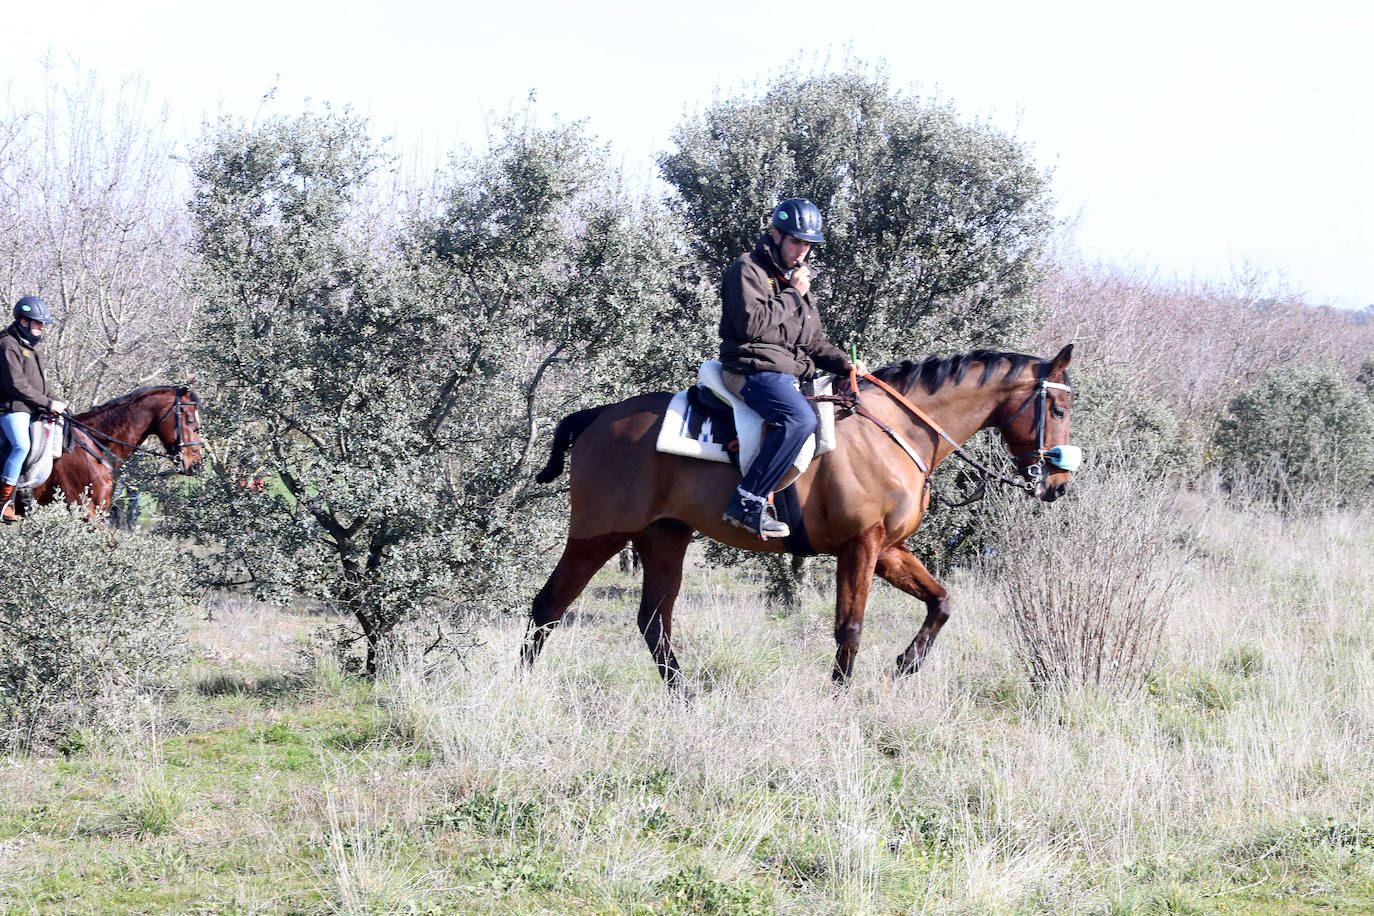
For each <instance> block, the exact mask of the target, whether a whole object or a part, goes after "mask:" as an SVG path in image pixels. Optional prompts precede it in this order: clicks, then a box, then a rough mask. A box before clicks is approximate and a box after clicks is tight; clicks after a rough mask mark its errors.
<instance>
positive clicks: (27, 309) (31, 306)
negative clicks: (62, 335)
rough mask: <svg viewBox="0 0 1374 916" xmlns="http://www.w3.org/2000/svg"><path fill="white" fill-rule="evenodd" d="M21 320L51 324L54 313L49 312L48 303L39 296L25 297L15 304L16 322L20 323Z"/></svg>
mask: <svg viewBox="0 0 1374 916" xmlns="http://www.w3.org/2000/svg"><path fill="white" fill-rule="evenodd" d="M20 318H31V319H33V320H34V321H41V322H43V323H44V324H50V323H51V322H52V312H51V311H49V310H48V303H46V302H44V301H43V300H42V299H39V298H38V297H37V296H25V297H24V298H23V299H20V300H19V301H18V302H16V303H15V304H14V320H15V321H18V320H19V319H20Z"/></svg>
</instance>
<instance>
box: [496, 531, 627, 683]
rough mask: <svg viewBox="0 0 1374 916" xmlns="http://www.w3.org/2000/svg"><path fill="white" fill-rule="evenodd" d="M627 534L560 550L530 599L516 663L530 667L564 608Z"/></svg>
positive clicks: (570, 544) (570, 542) (582, 541)
mask: <svg viewBox="0 0 1374 916" xmlns="http://www.w3.org/2000/svg"><path fill="white" fill-rule="evenodd" d="M629 539H630V535H629V534H621V533H618V532H612V533H611V534H602V535H598V536H596V537H590V538H568V543H567V544H566V545H564V547H563V556H561V557H559V558H558V565H557V566H555V567H554V569H553V574H552V575H550V576H549V581H547V582H545V583H544V587H543V588H541V589H540V590H539V594H537V595H535V596H534V606H533V607H532V608H530V622H529V624H528V625H526V627H525V643H524V645H523V646H521V648H520V660H521V661H522V662H523V663H524V666H525V667H526V668H528V667H530V666H531V665H533V664H534V660H535V659H536V658H538V657H539V650H540V649H542V648H544V640H545V639H547V638H548V635H549V631H550V630H552V629H553V628H554V627H556V626H558V621H560V620H562V619H563V614H564V613H565V612H566V611H567V610H568V605H570V604H572V603H573V601H575V600H576V599H577V596H578V595H580V594H582V589H584V588H586V587H587V583H588V582H590V581H591V580H592V576H594V575H596V571H597V570H598V569H600V568H601V567H602V566H604V565H605V564H606V561H607V560H609V559H610V558H611V557H613V556H615V554H616V552H617V551H619V550H620V548H622V547H624V546H625V542H626V541H628V540H629Z"/></svg>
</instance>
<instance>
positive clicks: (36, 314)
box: [0, 296, 67, 523]
mask: <svg viewBox="0 0 1374 916" xmlns="http://www.w3.org/2000/svg"><path fill="white" fill-rule="evenodd" d="M50 323H52V313H51V312H49V311H48V304H47V303H46V302H44V301H43V300H42V299H39V298H38V297H37V296H25V297H24V298H22V299H20V300H19V301H18V302H16V303H15V304H14V322H13V323H12V324H11V325H10V326H9V327H8V328H6V329H5V333H4V334H3V335H0V431H3V433H4V441H3V442H0V446H3V448H0V454H3V457H4V464H3V465H2V466H0V507H3V509H0V518H2V519H3V520H4V521H5V522H6V523H9V522H13V521H16V520H17V517H16V516H15V514H14V487H15V484H17V483H19V472H20V471H21V470H23V468H24V458H25V457H27V456H28V454H29V424H30V423H32V422H33V416H34V414H43V413H55V414H60V413H65V412H66V410H67V405H66V404H64V403H63V402H61V401H59V400H57V398H56V397H55V396H54V394H53V390H52V388H51V386H49V384H48V378H47V373H46V372H45V371H44V369H43V358H42V357H41V356H39V355H38V345H39V343H41V342H42V340H43V329H44V328H45V327H47V326H48V325H49V324H50Z"/></svg>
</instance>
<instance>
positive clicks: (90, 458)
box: [33, 385, 204, 518]
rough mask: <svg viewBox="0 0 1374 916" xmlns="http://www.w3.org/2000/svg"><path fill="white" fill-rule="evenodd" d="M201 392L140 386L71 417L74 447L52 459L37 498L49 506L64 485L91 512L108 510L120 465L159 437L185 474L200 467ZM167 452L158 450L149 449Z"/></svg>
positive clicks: (72, 500)
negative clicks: (150, 439) (145, 441)
mask: <svg viewBox="0 0 1374 916" xmlns="http://www.w3.org/2000/svg"><path fill="white" fill-rule="evenodd" d="M200 407H201V401H200V395H198V394H196V393H195V391H193V390H192V389H191V388H189V387H187V386H173V385H161V386H158V387H154V388H139V389H138V390H137V391H131V392H130V393H128V394H126V395H123V396H121V397H117V398H115V399H114V400H113V401H106V402H105V403H104V404H101V405H100V406H98V407H92V408H91V409H90V410H88V411H86V412H85V413H81V414H76V415H75V416H73V417H71V418H70V419H69V422H70V423H71V427H72V447H71V449H70V450H68V451H65V452H63V453H62V455H61V456H60V457H59V458H58V459H57V460H56V461H54V462H53V466H52V474H51V475H50V476H49V477H48V479H47V480H46V481H44V482H43V483H41V484H39V485H38V486H37V487H34V490H33V496H34V501H35V502H37V503H38V504H39V505H44V506H45V505H47V504H48V503H50V502H52V501H53V500H54V499H56V498H57V493H58V491H59V490H61V492H62V495H63V498H64V499H66V501H67V504H68V505H70V504H72V503H75V502H84V503H87V504H88V505H89V507H90V514H91V517H92V518H94V517H95V516H96V515H98V514H99V513H101V512H104V511H105V510H107V509H109V507H110V500H111V498H112V497H113V496H114V477H115V472H116V471H117V470H119V466H120V465H122V464H123V463H124V462H125V461H128V460H129V458H130V456H132V455H133V454H134V452H136V451H144V452H147V451H149V450H148V449H145V448H143V447H142V446H143V440H145V439H147V438H148V437H149V436H157V438H158V440H159V441H160V442H161V443H162V447H163V449H164V450H165V456H166V457H170V458H171V459H172V460H173V461H174V462H176V464H177V465H178V468H177V470H178V471H179V472H180V473H183V474H194V473H196V472H197V471H198V470H199V469H200V462H201V454H202V449H203V447H204V443H203V442H202V441H201V438H200ZM151 454H155V455H158V456H160V457H161V456H163V453H160V452H151Z"/></svg>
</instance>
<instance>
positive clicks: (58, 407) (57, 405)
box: [48, 401, 67, 414]
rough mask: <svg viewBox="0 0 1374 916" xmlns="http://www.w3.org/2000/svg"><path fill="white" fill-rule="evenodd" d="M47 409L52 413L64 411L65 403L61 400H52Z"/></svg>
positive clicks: (65, 410) (65, 409)
mask: <svg viewBox="0 0 1374 916" xmlns="http://www.w3.org/2000/svg"><path fill="white" fill-rule="evenodd" d="M48 410H49V411H50V412H52V413H57V414H62V413H66V412H67V405H66V404H65V403H64V402H62V401H53V402H52V404H51V405H50V406H49V407H48Z"/></svg>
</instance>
